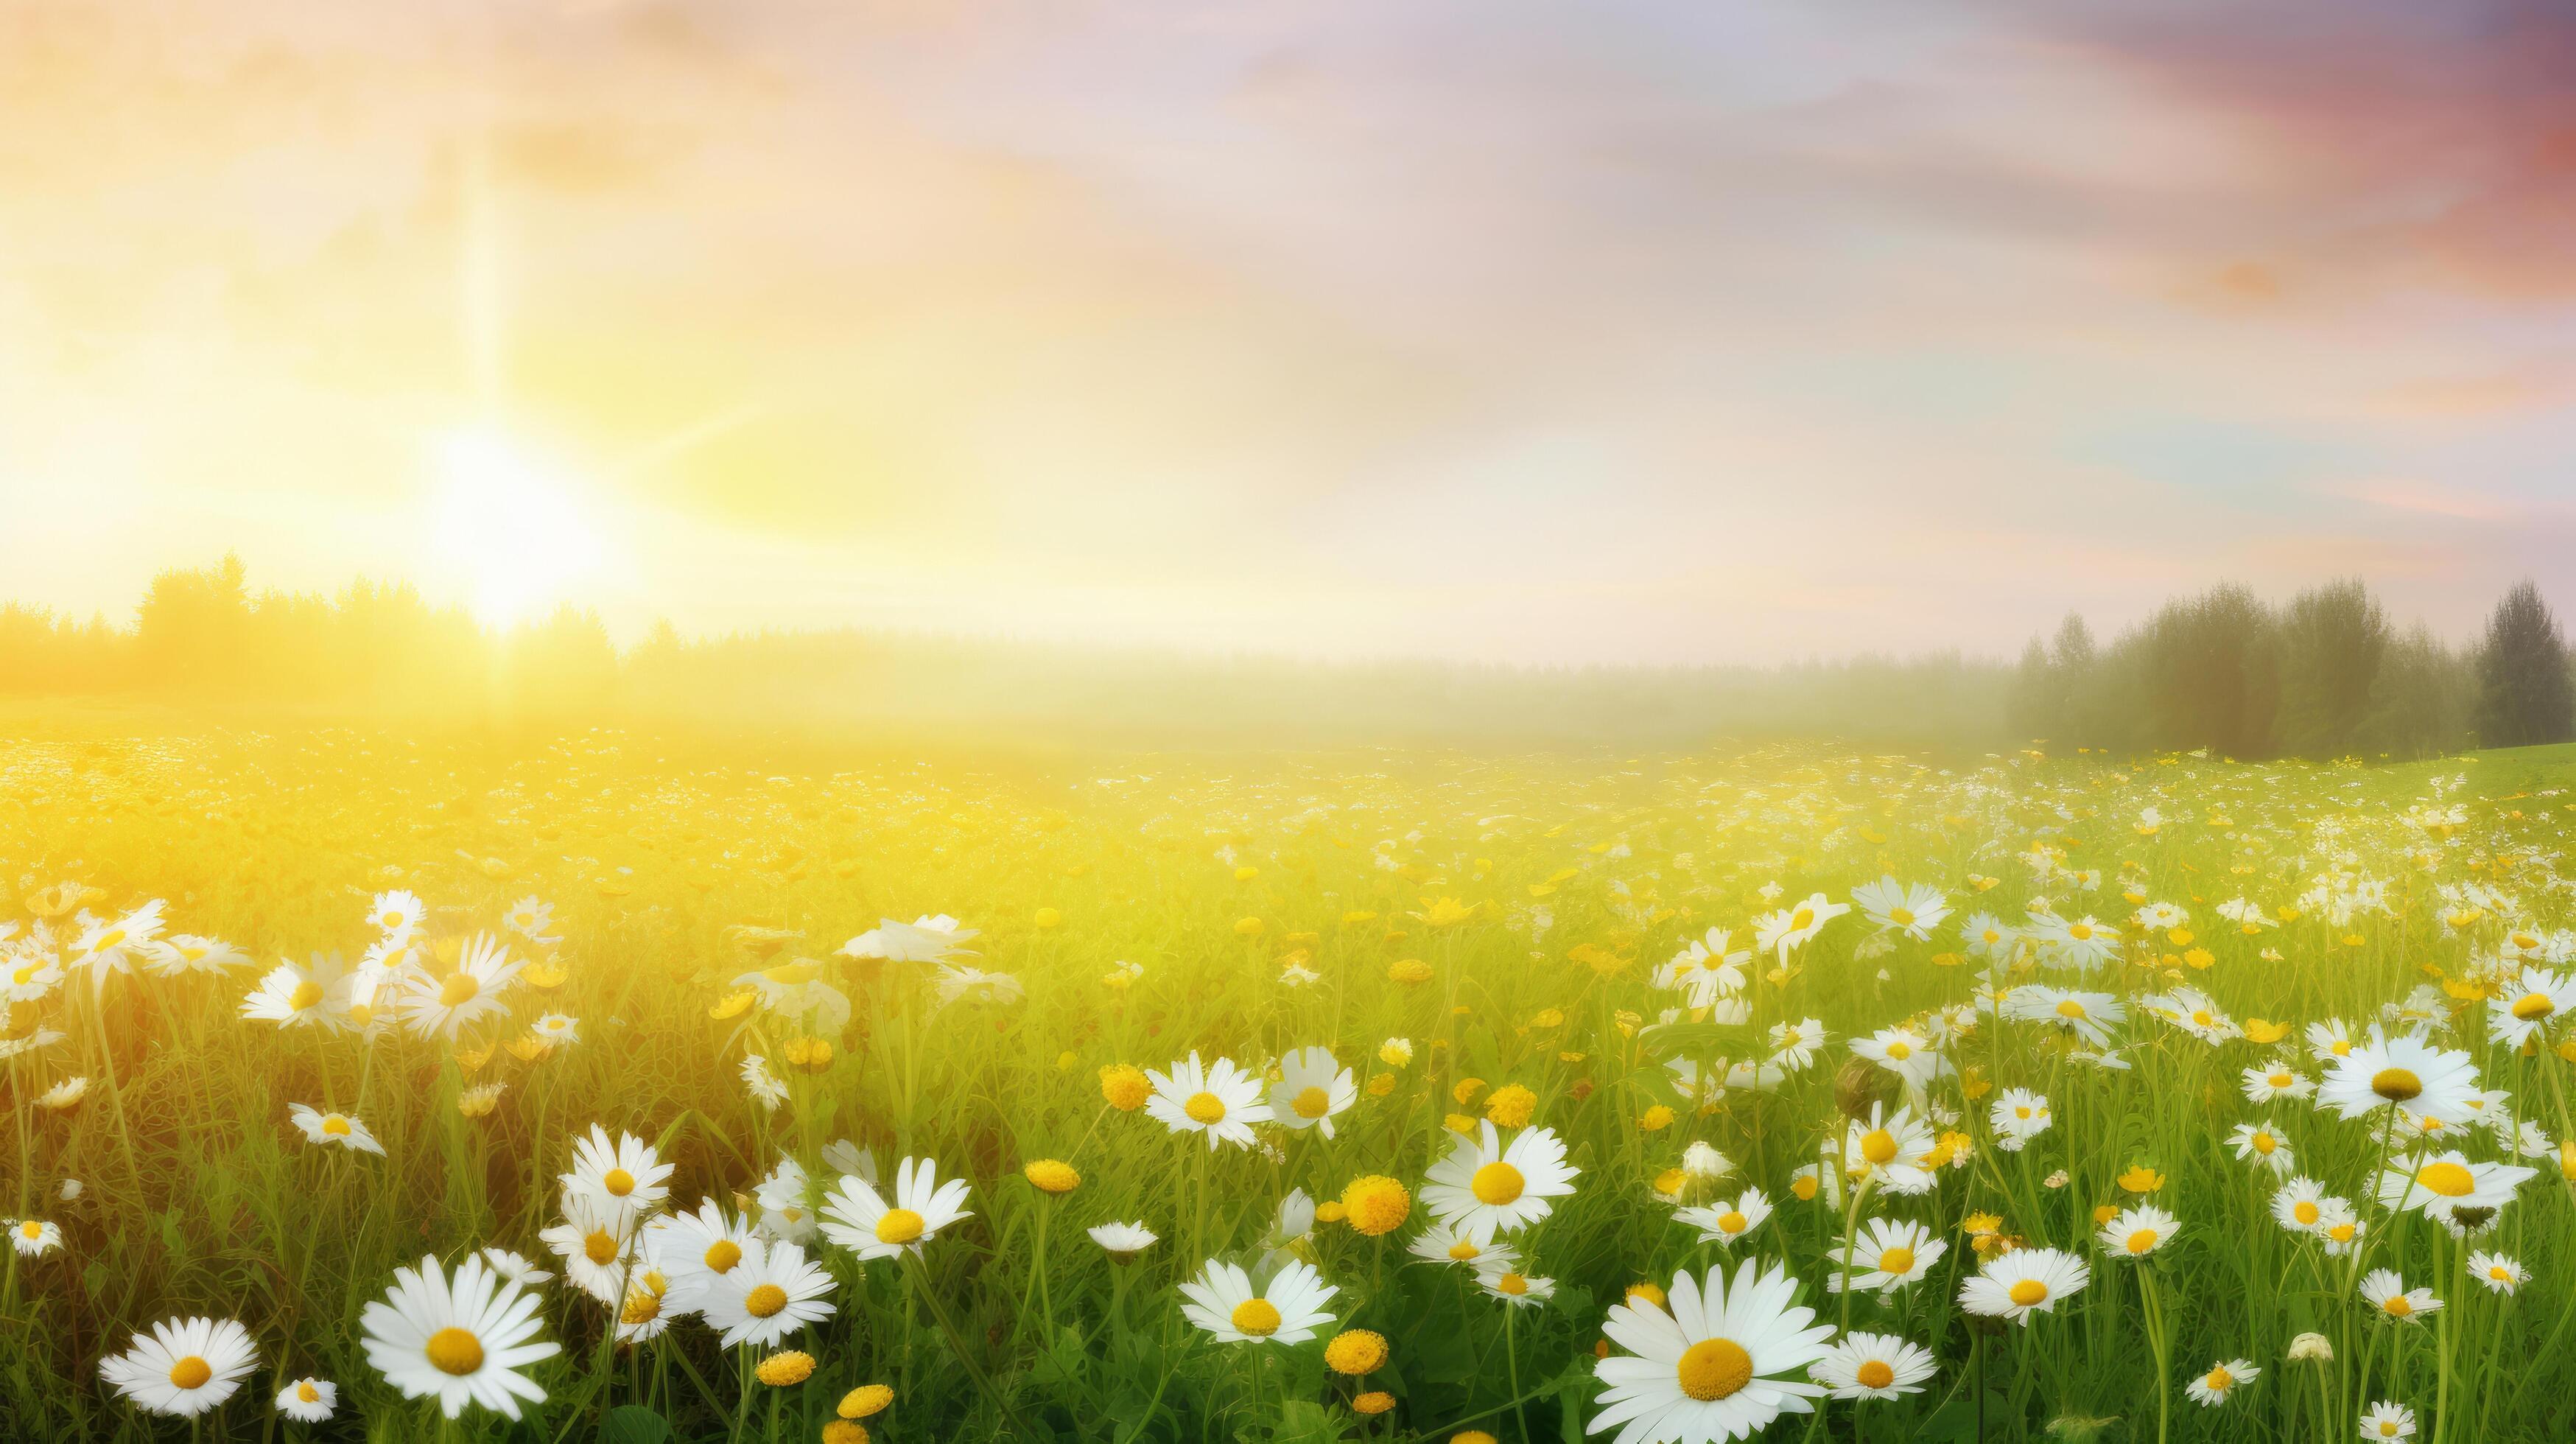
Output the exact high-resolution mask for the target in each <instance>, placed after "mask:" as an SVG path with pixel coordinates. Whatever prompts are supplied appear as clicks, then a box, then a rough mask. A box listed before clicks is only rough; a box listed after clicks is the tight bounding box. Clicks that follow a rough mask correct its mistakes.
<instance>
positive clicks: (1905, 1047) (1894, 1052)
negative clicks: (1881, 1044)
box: [1887, 1041, 1914, 1063]
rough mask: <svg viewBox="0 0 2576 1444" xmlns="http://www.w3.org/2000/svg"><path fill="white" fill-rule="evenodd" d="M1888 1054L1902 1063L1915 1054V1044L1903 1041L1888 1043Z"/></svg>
mask: <svg viewBox="0 0 2576 1444" xmlns="http://www.w3.org/2000/svg"><path fill="white" fill-rule="evenodd" d="M1887 1056H1889V1057H1890V1058H1893V1059H1895V1060H1896V1061H1897V1062H1899V1063H1902V1062H1904V1061H1905V1060H1906V1059H1908V1058H1911V1057H1913V1056H1914V1045H1912V1044H1910V1043H1906V1042H1902V1041H1900V1042H1895V1043H1890V1044H1888V1045H1887Z"/></svg>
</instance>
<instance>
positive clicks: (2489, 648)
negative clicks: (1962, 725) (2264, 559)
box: [2007, 578, 2576, 758]
mask: <svg viewBox="0 0 2576 1444" xmlns="http://www.w3.org/2000/svg"><path fill="white" fill-rule="evenodd" d="M2570 678H2571V669H2570V666H2569V659H2568V652H2567V641H2566V638H2565V636H2564V635H2563V634H2562V632H2561V630H2560V627H2559V624H2558V619H2557V617H2556V616H2555V615H2553V614H2552V613H2551V611H2550V609H2549V604H2548V603H2547V602H2546V601H2544V600H2543V599H2542V598H2541V595H2540V589H2539V587H2538V586H2537V585H2535V584H2533V583H2532V582H2529V581H2523V582H2517V583H2515V584H2514V585H2513V587H2511V588H2510V589H2509V590H2507V591H2506V592H2505V594H2504V596H2503V598H2502V599H2501V600H2499V601H2498V602H2497V603H2496V608H2495V611H2494V612H2493V613H2492V614H2491V615H2490V616H2489V617H2488V619H2487V625H2486V631H2485V634H2484V635H2483V636H2482V637H2480V638H2479V639H2478V640H2477V641H2475V642H2474V643H2472V644H2471V645H2469V646H2467V647H2465V648H2455V647H2452V646H2450V645H2448V644H2446V643H2445V642H2443V641H2442V640H2441V639H2440V638H2439V637H2436V636H2434V635H2433V634H2432V633H2431V632H2430V631H2429V630H2427V629H2425V628H2424V627H2422V626H2420V625H2418V626H2415V627H2411V628H2408V629H2406V630H2404V631H2400V630H2398V629H2397V627H2396V626H2394V625H2393V624H2392V623H2391V622H2390V621H2389V618H2388V613H2387V611H2386V609H2385V608H2383V607H2382V606H2381V605H2380V603H2379V599H2378V598H2377V597H2375V596H2373V595H2372V594H2371V591H2370V588H2369V587H2368V586H2367V585H2365V584H2364V583H2363V582H2362V581H2361V580H2359V579H2358V578H2352V579H2347V580H2342V581H2335V582H2329V583H2326V584H2325V585H2323V586H2318V587H2314V588H2311V589H2309V590H2307V591H2304V592H2301V593H2300V594H2298V595H2297V596H2295V597H2293V598H2291V599H2290V601H2289V602H2288V603H2286V604H2285V605H2281V606H2277V607H2276V606H2271V605H2267V604H2266V603H2264V602H2263V601H2262V600H2261V599H2260V598H2258V597H2256V596H2255V595H2254V593H2253V592H2252V591H2251V590H2250V589H2248V588H2246V587H2244V586H2241V585H2238V584H2235V583H2224V584H2221V585H2219V586H2216V587H2212V588H2211V589H2210V590H2208V591H2206V592H2203V593H2201V594H2200V595H2198V596H2195V597H2182V598H2177V599H2175V600H2173V601H2170V602H2167V603H2166V604H2165V605H2164V606H2163V607H2162V608H2160V609H2158V610H2157V611H2156V612H2155V614H2154V615H2152V616H2150V617H2148V618H2147V619H2146V620H2145V621H2144V622H2141V623H2139V624H2138V625H2137V626H2135V627H2132V628H2130V629H2129V630H2128V631H2125V632H2123V633H2121V634H2120V635H2119V636H2118V637H2117V638H2115V639H2114V640H2113V641H2112V642H2111V644H2110V645H2109V646H2107V647H2105V646H2097V645H2096V644H2095V642H2094V639H2093V632H2092V629H2091V628H2090V627H2089V626H2087V625H2086V624H2085V621H2084V618H2083V617H2082V616H2080V615H2075V614H2069V615H2068V616H2067V618H2066V620H2065V621H2064V623H2062V624H2061V625H2060V626H2059V627H2058V629H2057V632H2056V634H2055V635H2054V636H2053V637H2049V638H2045V639H2043V638H2038V637H2034V638H2032V639H2031V642H2030V645H2029V646H2028V647H2027V648H2026V649H2025V650H2024V651H2023V653H2022V657H2021V664H2020V666H2019V667H2018V668H2017V669H2016V670H2015V672H2014V676H2013V681H2012V694H2011V702H2010V706H2009V707H2008V709H2007V716H2008V718H2009V723H2010V725H2011V727H2012V728H2013V730H2014V731H2015V732H2017V733H2019V734H2021V735H2023V736H2027V737H2033V738H2046V739H2049V740H2050V741H2051V742H2052V743H2055V744H2058V745H2074V746H2088V747H2096V748H2103V749H2106V750H2110V751H2114V752H2140V751H2182V750H2189V749H2194V748H2207V749H2208V750H2210V751H2211V752H2214V753H2218V754H2221V755H2224V756H2229V757H2239V758H2259V757H2309V758H2337V757H2346V756H2356V755H2357V756H2366V757H2376V756H2391V757H2426V756H2433V755H2437V754H2440V753H2444V752H2452V751H2458V750H2461V749H2464V748H2470V747H2521V746H2528V745H2531V744H2534V743H2542V742H2563V741H2567V740H2569V739H2570V738H2571V737H2576V685H2571V681H2570Z"/></svg>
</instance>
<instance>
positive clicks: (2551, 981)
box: [2487, 968, 2576, 1048]
mask: <svg viewBox="0 0 2576 1444" xmlns="http://www.w3.org/2000/svg"><path fill="white" fill-rule="evenodd" d="M2570 1007H2576V979H2569V978H2563V977H2560V976H2559V975H2558V974H2556V973H2552V972H2547V971H2545V970H2543V969H2540V968H2524V969H2523V970H2522V973H2521V975H2520V976H2519V977H2515V978H2512V979H2510V980H2509V981H2506V982H2504V983H2503V984H2501V986H2500V987H2499V989H2498V992H2497V995H2496V996H2495V997H2492V998H2489V999H2488V1000H2487V1037H2488V1039H2489V1040H2490V1041H2492V1042H2497V1043H2504V1044H2508V1045H2510V1046H2512V1047H2516V1048H2519V1047H2521V1046H2522V1045H2523V1043H2524V1041H2525V1040H2527V1039H2529V1038H2530V1037H2531V1035H2532V1034H2533V1033H2534V1032H2536V1031H2538V1030H2539V1029H2541V1028H2544V1027H2546V1026H2548V1024H2549V1021H2550V1020H2551V1019H2552V1018H2555V1017H2557V1016H2558V1015H2559V1014H2561V1013H2564V1012H2566V1011H2567V1010H2568V1009H2569V1008H2570Z"/></svg>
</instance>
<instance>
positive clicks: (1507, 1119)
mask: <svg viewBox="0 0 2576 1444" xmlns="http://www.w3.org/2000/svg"><path fill="white" fill-rule="evenodd" d="M1537 1109H1538V1095H1537V1094H1536V1093H1533V1092H1531V1091H1530V1090H1528V1089H1527V1088H1524V1087H1522V1086H1521V1085H1519V1084H1518V1083H1514V1084H1511V1085H1509V1086H1508V1087H1503V1088H1497V1089H1495V1090H1494V1096H1493V1097H1491V1098H1488V1099H1486V1100H1485V1116H1486V1117H1487V1118H1490V1119H1492V1120H1493V1121H1494V1123H1495V1125H1496V1126H1498V1127H1502V1128H1521V1127H1525V1126H1527V1125H1528V1123H1529V1121H1530V1114H1531V1113H1533V1112H1535V1111H1537Z"/></svg>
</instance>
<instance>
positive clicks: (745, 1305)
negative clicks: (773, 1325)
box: [742, 1284, 787, 1319]
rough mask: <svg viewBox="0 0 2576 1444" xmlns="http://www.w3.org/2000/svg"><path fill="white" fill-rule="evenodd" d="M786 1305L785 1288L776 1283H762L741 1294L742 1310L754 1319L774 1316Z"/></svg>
mask: <svg viewBox="0 0 2576 1444" xmlns="http://www.w3.org/2000/svg"><path fill="white" fill-rule="evenodd" d="M785 1307H787V1290H785V1289H782V1288H780V1287H779V1286H778V1285H776V1284H762V1285H761V1286H760V1287H758V1288H756V1289H753V1290H752V1291H751V1292H750V1293H747V1294H744V1295H743V1296H742V1311H743V1312H744V1313H746V1314H749V1315H751V1316H752V1317H753V1318H755V1319H767V1318H775V1317H776V1316H777V1314H778V1311H779V1310H780V1309H783V1308H785Z"/></svg>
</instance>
